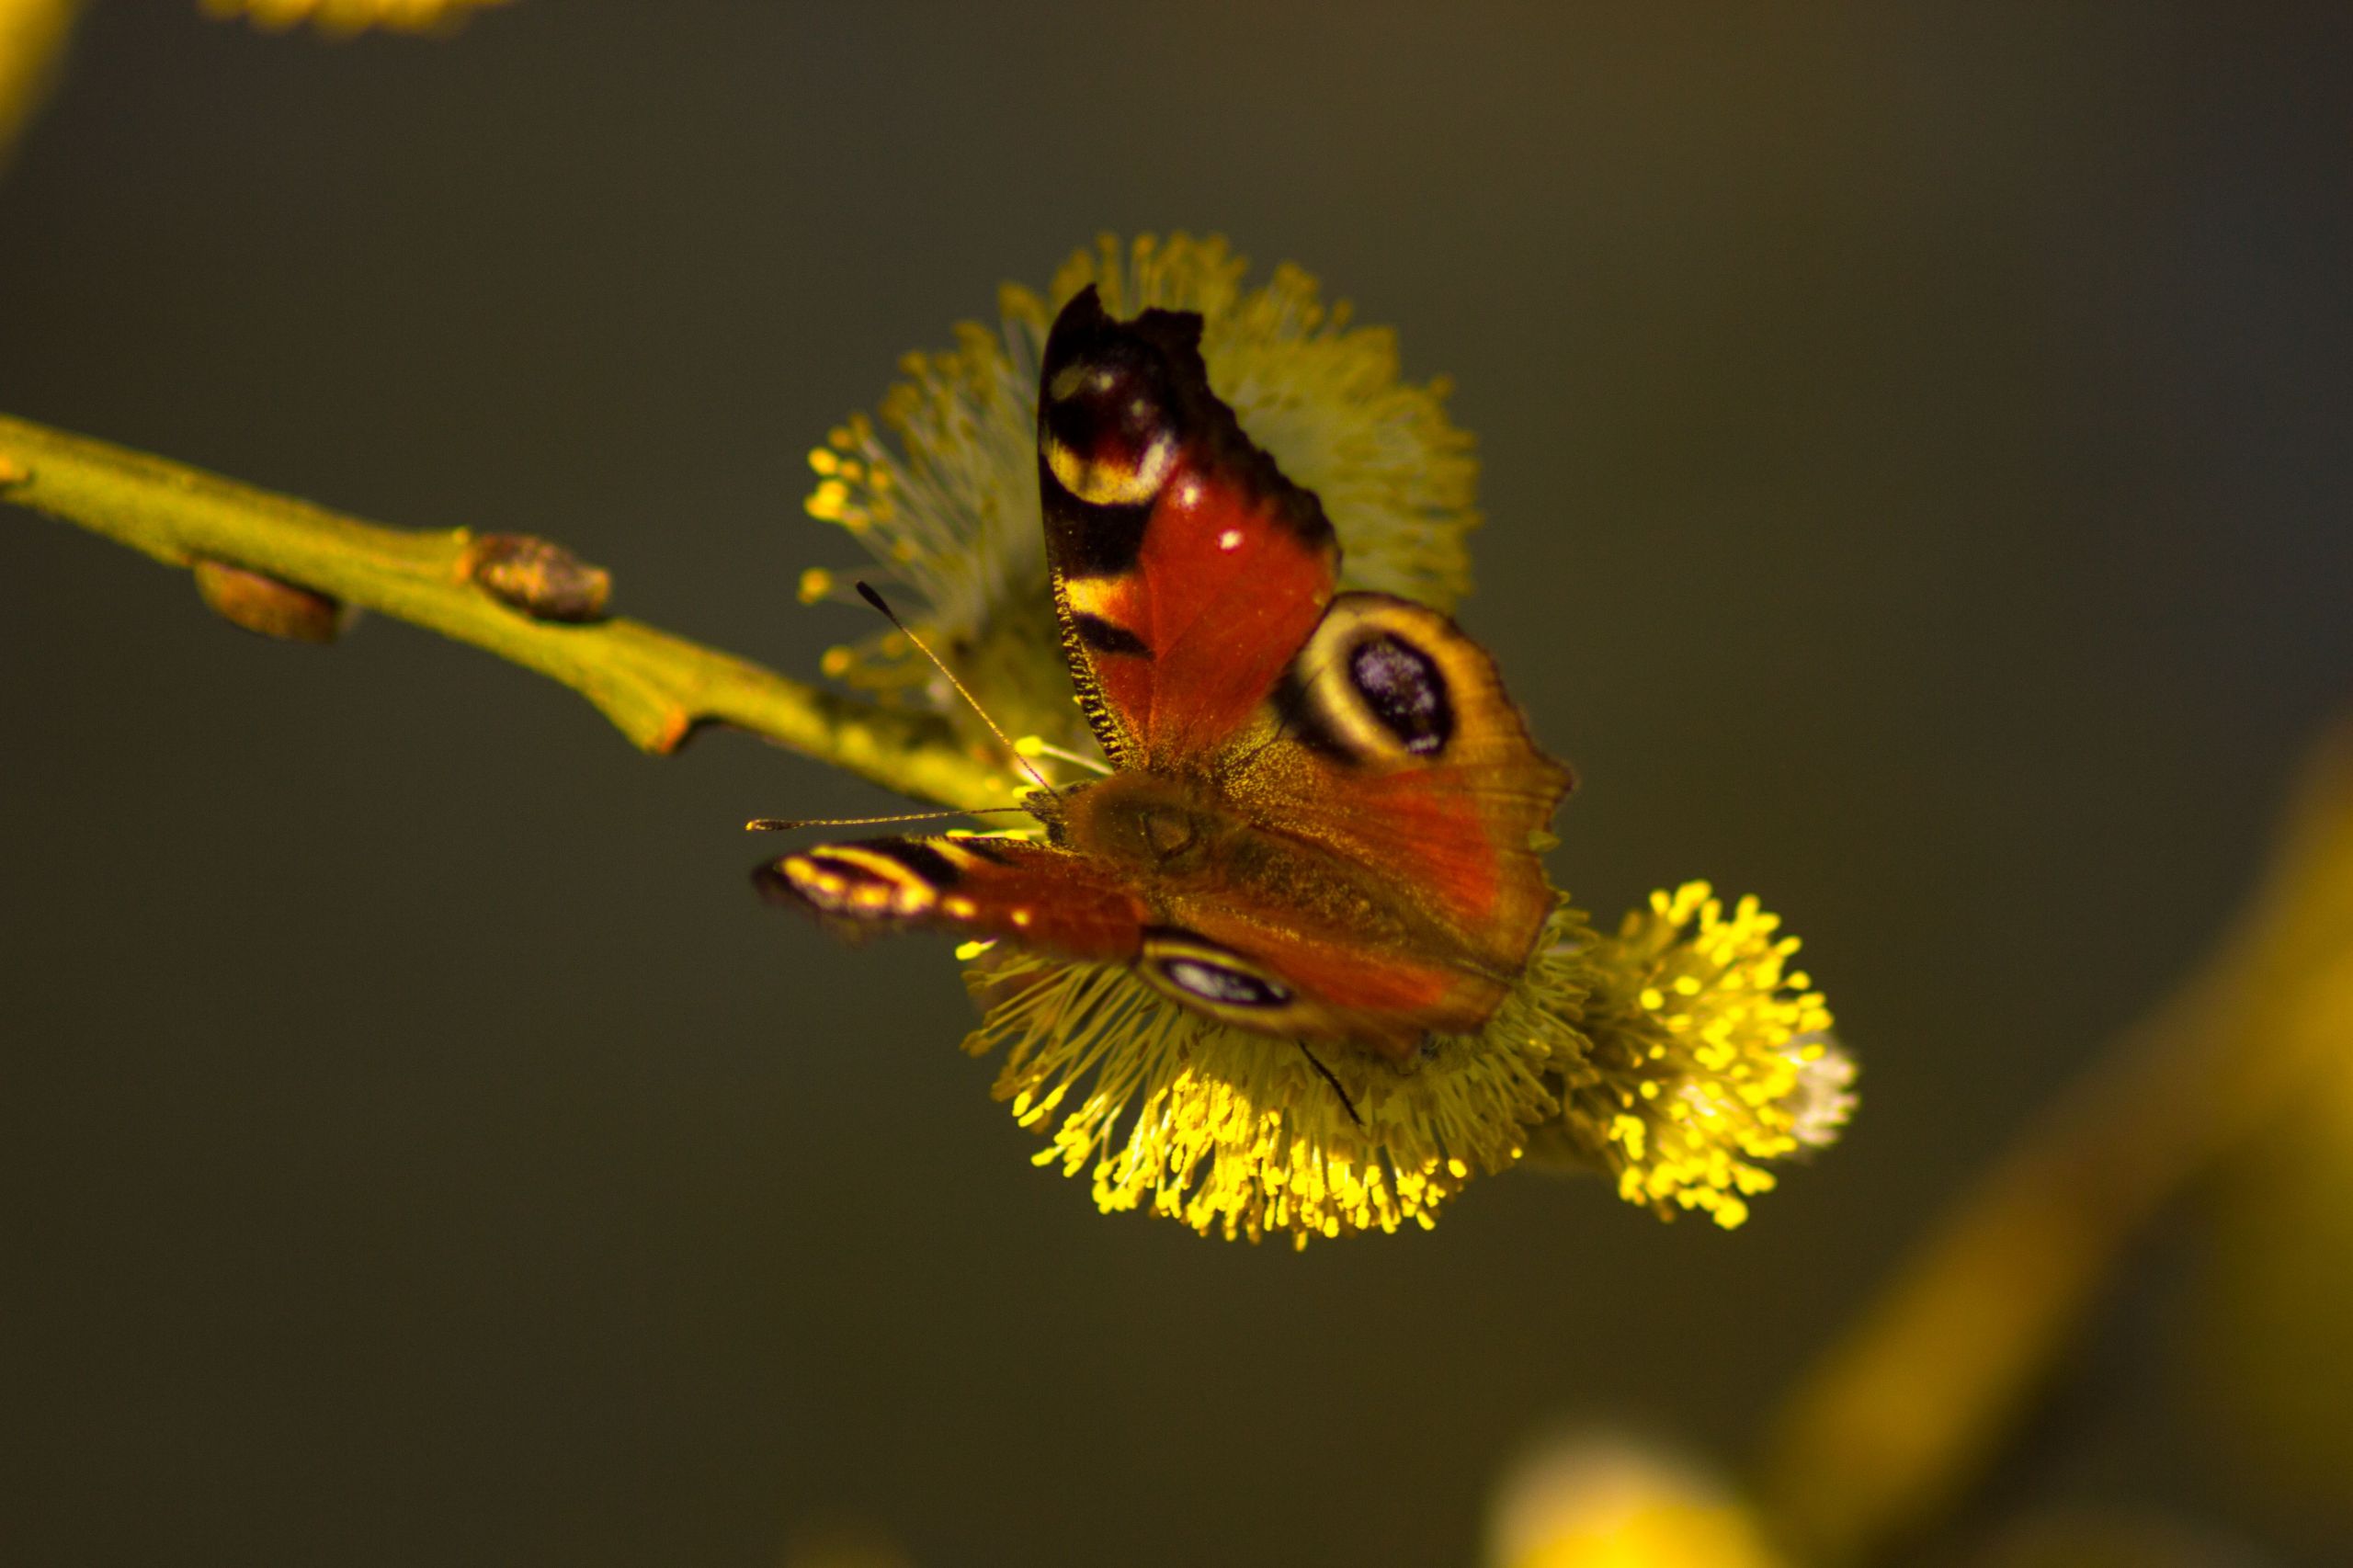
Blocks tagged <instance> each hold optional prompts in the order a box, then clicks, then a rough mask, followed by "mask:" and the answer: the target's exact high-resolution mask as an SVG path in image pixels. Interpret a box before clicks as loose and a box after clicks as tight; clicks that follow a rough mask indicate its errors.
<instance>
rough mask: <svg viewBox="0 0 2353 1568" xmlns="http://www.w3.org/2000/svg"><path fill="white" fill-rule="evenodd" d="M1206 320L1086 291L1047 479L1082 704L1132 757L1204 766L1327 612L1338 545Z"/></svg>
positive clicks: (1044, 489)
mask: <svg viewBox="0 0 2353 1568" xmlns="http://www.w3.org/2000/svg"><path fill="white" fill-rule="evenodd" d="M1199 340H1200V318H1199V316H1194V315H1188V314H1179V313H1176V312H1168V311H1146V312H1144V313H1143V314H1142V316H1141V317H1139V318H1137V319H1136V320H1135V321H1133V322H1118V321H1114V320H1112V319H1111V318H1110V317H1108V315H1106V314H1105V313H1104V312H1103V308H1102V305H1101V303H1100V301H1098V300H1097V297H1096V294H1095V290H1093V289H1091V288H1090V289H1088V290H1086V291H1085V292H1084V293H1082V294H1080V295H1079V296H1078V297H1077V298H1076V299H1074V300H1073V301H1071V302H1070V304H1069V305H1068V306H1066V307H1064V309H1063V312H1062V314H1061V316H1060V317H1059V318H1058V319H1057V320H1056V321H1055V323H1054V326H1053V330H1052V332H1051V334H1049V335H1048V336H1047V339H1046V351H1045V358H1044V365H1043V369H1042V370H1041V372H1040V390H1039V407H1038V487H1039V493H1040V497H1041V499H1042V501H1043V506H1044V511H1045V528H1046V557H1047V562H1048V565H1049V566H1050V568H1051V572H1052V574H1053V584H1054V601H1055V607H1056V609H1057V612H1058V613H1059V614H1060V616H1061V618H1062V630H1063V646H1064V648H1065V649H1066V650H1067V652H1068V653H1069V657H1070V663H1071V671H1072V676H1073V678H1074V680H1075V681H1076V683H1077V686H1078V689H1079V696H1080V701H1081V704H1082V706H1083V707H1084V708H1085V709H1086V712H1087V716H1088V719H1089V720H1090V722H1092V723H1093V724H1094V726H1095V731H1096V734H1097V738H1098V739H1099V740H1101V741H1102V743H1103V746H1104V750H1105V751H1106V752H1107V753H1108V755H1109V756H1110V757H1111V759H1112V760H1113V761H1114V762H1115V763H1118V764H1120V765H1121V766H1123V767H1151V768H1155V769H1159V770H1163V771H1181V770H1183V769H1186V768H1187V767H1196V766H1199V765H1200V764H1203V763H1205V762H1206V761H1207V760H1208V759H1209V758H1210V757H1211V756H1214V755H1215V753H1216V751H1217V749H1218V748H1219V747H1220V746H1221V745H1222V744H1224V743H1225V742H1226V741H1227V740H1229V739H1230V738H1231V737H1232V736H1233V734H1234V733H1235V732H1236V731H1237V730H1238V729H1239V728H1240V727H1241V726H1242V725H1243V724H1244V723H1245V722H1247V721H1248V720H1250V718H1251V717H1252V716H1253V715H1254V714H1255V713H1256V711H1257V710H1258V709H1259V707H1260V705H1261V704H1262V703H1263V702H1264V700H1265V699H1266V697H1267V693H1268V691H1269V690H1270V689H1271V688H1272V687H1273V685H1274V682H1275V680H1276V678H1277V676H1279V675H1280V674H1281V673H1282V670H1283V668H1284V666H1285V665H1288V664H1289V663H1290V659H1291V656H1292V655H1293V654H1294V653H1297V652H1298V651H1299V648H1300V645H1301V644H1302V642H1305V641H1306V639H1307V634H1308V632H1309V631H1312V630H1313V627H1314V625H1315V622H1316V620H1317V619H1319V618H1320V617H1321V616H1322V615H1323V613H1324V605H1325V604H1327V603H1328V602H1329V601H1330V599H1331V597H1332V591H1333V585H1334V583H1335V581H1336V578H1337V576H1338V572H1339V545H1338V542H1337V540H1336V539H1335V538H1334V535H1333V532H1332V525H1331V524H1330V523H1329V522H1328V521H1327V520H1325V518H1324V509H1323V507H1322V506H1320V505H1319V504H1318V503H1317V501H1316V499H1315V496H1314V494H1313V493H1312V492H1309V491H1306V490H1302V489H1301V488H1300V487H1299V486H1298V485H1296V484H1293V483H1290V481H1289V480H1287V479H1285V478H1284V477H1283V476H1282V473H1281V472H1279V470H1278V469H1277V468H1276V467H1275V465H1274V462H1273V460H1271V459H1269V458H1268V457H1267V455H1266V454H1265V453H1264V452H1262V451H1260V450H1259V449H1257V448H1256V447H1255V446H1253V445H1252V444H1251V443H1250V439H1249V437H1246V436H1245V435H1244V434H1243V433H1242V428H1241V426H1240V425H1239V424H1238V423H1237V422H1236V421H1235V419H1234V417H1233V410H1231V409H1229V408H1228V407H1226V405H1225V404H1224V403H1221V402H1220V401H1219V400H1218V399H1217V397H1216V396H1215V395H1214V394H1213V393H1211V391H1210V387H1209V376H1208V371H1207V369H1206V367H1205V366H1204V365H1203V364H1202V361H1201V355H1200V347H1199Z"/></svg>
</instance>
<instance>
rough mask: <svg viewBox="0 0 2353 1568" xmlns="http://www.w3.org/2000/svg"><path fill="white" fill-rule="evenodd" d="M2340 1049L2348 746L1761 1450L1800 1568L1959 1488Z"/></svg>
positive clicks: (2349, 842) (1938, 1504) (2351, 804)
mask: <svg viewBox="0 0 2353 1568" xmlns="http://www.w3.org/2000/svg"><path fill="white" fill-rule="evenodd" d="M2348 1046H2353V728H2347V729H2341V730H2340V731H2339V732H2338V733H2336V734H2334V735H2333V736H2332V737H2331V738H2330V740H2329V742H2328V744H2325V745H2324V746H2323V747H2322V748H2321V749H2320V752H2319V755H2318V756H2316V757H2315V759H2314V761H2313V764H2312V766H2311V767H2310V768H2309V770H2308V774H2307V778H2306V779H2305V783H2304V787H2303V789H2302V791H2301V793H2300V797H2299V800H2298V801H2297V803H2296V805H2295V806H2294V808H2293V809H2291V811H2290V812H2289V813H2288V817H2287V821H2286V824H2285V830H2284V832H2283V833H2282V835H2281V838H2280V842H2279V847H2278V850H2277V852H2276V854H2275V857H2274V860H2273V864H2272V869H2271V871H2270V874H2269V875H2268V878H2267V879H2266V881H2265V882H2264V884H2263V886H2262V887H2261V889H2260V890H2258V892H2256V895H2255V897H2254V898H2253V899H2252V900H2251V901H2250V903H2249V904H2248V906H2247V908H2246V909H2245V912H2244V913H2243V914H2242V915H2240V917H2239V919H2238V921H2237V923H2236V925H2235V926H2234V930H2233V934H2232V935H2231V936H2230V937H2228V938H2227V939H2226V940H2225V941H2224V942H2223V943H2222V945H2221V947H2220V948H2219V949H2218V950H2217V951H2216V953H2215V955H2214V956H2213V957H2212V958H2211V959H2210V960H2208V961H2207V963H2206V964H2205V965H2204V966H2203V967H2202V968H2201V969H2200V971H2198V972H2197V973H2196V974H2195V975H2194V976H2193V977H2192V978H2191V979H2190V980H2189V981H2188V983H2185V984H2184V985H2183V986H2182V987H2181V989H2180V990H2179V991H2177V993H2176V994H2174V995H2173V996H2172V997H2171V998H2170V999H2169V1000H2167V1001H2165V1003H2164V1004H2162V1005H2161V1006H2158V1007H2157V1008H2156V1010H2155V1011H2154V1013H2152V1014H2151V1015H2150V1016H2149V1017H2147V1018H2146V1019H2145V1020H2143V1022H2142V1023H2141V1024H2140V1025H2139V1026H2138V1027H2136V1028H2133V1029H2132V1030H2131V1031H2129V1032H2128V1033H2127V1034H2126V1035H2125V1036H2124V1037H2123V1038H2122V1039H2121V1040H2120V1041H2119V1042H2118V1044H2117V1046H2116V1047H2115V1048H2114V1050H2113V1051H2112V1053H2111V1054H2110V1055H2109V1057H2108V1058H2107V1059H2106V1060H2104V1061H2103V1062H2101V1063H2099V1064H2098V1065H2097V1066H2096V1067H2095V1068H2093V1070H2092V1071H2091V1072H2090V1073H2089V1074H2086V1077H2085V1078H2084V1079H2083V1080H2082V1081H2080V1082H2079V1083H2077V1084H2075V1085H2074V1086H2073V1087H2072V1088H2071V1089H2070V1090H2069V1091H2068V1092H2067V1093H2066V1094H2065V1095H2064V1096H2062V1098H2061V1099H2060V1100H2059V1101H2058V1103H2056V1104H2055V1105H2053V1106H2052V1107H2051V1108H2049V1110H2048V1111H2046V1113H2045V1114H2044V1115H2043V1116H2041V1117H2040V1119H2037V1120H2036V1121H2035V1122H2034V1123H2032V1124H2031V1125H2029V1127H2028V1129H2027V1130H2026V1131H2024V1132H2023V1133H2022V1134H2021V1135H2020V1137H2019V1139H2018V1142H2017V1143H2016V1144H2015V1145H2014V1146H2013V1147H2012V1148H2011V1150H2010V1151H2009V1152H2008V1153H2006V1155H2005V1156H2004V1157H2003V1158H2002V1159H2001V1160H2000V1161H1999V1162H1997V1163H1996V1164H1995V1166H1994V1167H1993V1169H1992V1170H1990V1171H1989V1172H1987V1173H1986V1174H1985V1176H1984V1177H1982V1178H1981V1179H1980V1180H1979V1181H1978V1183H1977V1184H1976V1185H1975V1186H1974V1187H1972V1189H1971V1190H1970V1191H1968V1192H1966V1193H1964V1194H1963V1195H1962V1197H1961V1200H1960V1202H1959V1204H1958V1205H1957V1206H1956V1207H1955V1209H1954V1210H1952V1211H1951V1212H1950V1213H1949V1214H1948V1215H1947V1216H1946V1218H1945V1220H1944V1222H1943V1223H1942V1225H1941V1226H1939V1227H1938V1228H1937V1229H1936V1230H1934V1231H1932V1232H1931V1233H1929V1235H1928V1236H1927V1239H1926V1240H1925V1242H1923V1243H1922V1244H1920V1245H1919V1246H1918V1247H1917V1249H1916V1250H1915V1252H1914V1254H1913V1256H1912V1257H1911V1259H1910V1261H1909V1262H1908V1263H1907V1264H1906V1265H1905V1267H1904V1268H1903V1269H1902V1270H1901V1271H1900V1272H1899V1273H1898V1274H1897V1276H1896V1278H1895V1279H1894V1281H1893V1284H1892V1285H1891V1286H1889V1287H1888V1288H1887V1289H1886V1290H1884V1292H1883V1293H1882V1294H1881V1298H1880V1300H1879V1301H1877V1302H1876V1303H1875V1305H1874V1306H1873V1307H1872V1308H1871V1309H1870V1311H1869V1312H1867V1313H1866V1315H1865V1316H1864V1318H1863V1320H1862V1321H1861V1323H1860V1324H1859V1325H1858V1326H1857V1327H1856V1328H1855V1329H1854V1330H1853V1331H1852V1332H1851V1333H1850V1334H1849V1335H1847V1338H1846V1339H1845V1340H1843V1341H1842V1342H1841V1343H1839V1344H1838V1345H1836V1346H1834V1347H1833V1348H1832V1349H1831V1351H1830V1352H1829V1353H1828V1354H1827V1355H1826V1356H1824V1358H1823V1359H1822V1361H1821V1362H1820V1363H1819V1364H1818V1365H1817V1366H1816V1367H1815V1368H1814V1369H1813V1372H1812V1374H1811V1375H1810V1376H1809V1377H1808V1378H1807V1379H1806V1380H1805V1381H1803V1382H1802V1383H1801V1384H1800V1385H1799V1387H1798V1389H1797V1392H1796V1393H1795V1395H1794V1397H1793V1398H1792V1399H1791V1400H1790V1403H1789V1404H1788V1406H1787V1407H1786V1408H1785V1409H1784V1410H1783V1412H1782V1413H1781V1415H1780V1419H1779V1422H1778V1424H1777V1426H1775V1428H1774V1429H1773V1430H1772V1431H1771V1432H1770V1433H1769V1434H1768V1444H1767V1449H1766V1453H1765V1456H1764V1459H1765V1473H1764V1486H1765V1496H1766V1500H1767V1502H1768V1506H1769V1512H1770V1513H1771V1514H1772V1515H1773V1516H1774V1517H1775V1520H1776V1523H1777V1525H1778V1527H1779V1530H1780V1533H1781V1536H1782V1539H1783V1540H1784V1542H1785V1543H1786V1544H1787V1545H1789V1546H1790V1548H1791V1549H1792V1550H1794V1551H1797V1552H1798V1553H1799V1554H1800V1555H1801V1556H1802V1557H1803V1558H1805V1559H1806V1560H1809V1561H1812V1562H1820V1563H1826V1564H1836V1563H1847V1562H1858V1561H1862V1560H1866V1559H1870V1558H1873V1557H1877V1556H1880V1555H1882V1554H1883V1553H1884V1552H1885V1551H1888V1550H1889V1549H1891V1548H1892V1547H1894V1546H1896V1545H1900V1543H1901V1542H1902V1541H1903V1540H1904V1538H1905V1537H1906V1536H1907V1535H1908V1534H1909V1533H1910V1532H1912V1531H1913V1530H1914V1529H1915V1528H1919V1527H1920V1526H1922V1525H1924V1524H1926V1523H1927V1522H1928V1521H1930V1520H1931V1519H1933V1518H1934V1517H1937V1516H1938V1514H1939V1513H1941V1512H1942V1511H1943V1510H1944V1509H1945V1508H1947V1507H1948V1506H1949V1505H1950V1504H1952V1503H1953V1502H1954V1501H1956V1500H1957V1499H1958V1498H1959V1497H1960V1495H1961V1494H1962V1493H1963V1492H1964V1491H1965V1490H1966V1489H1967V1488H1968V1487H1969V1486H1970V1485H1971V1484H1972V1483H1974V1482H1975V1481H1976V1479H1977V1478H1978V1476H1979V1475H1980V1474H1981V1473H1982V1472H1983V1471H1984V1469H1985V1467H1986V1465H1987V1464H1988V1462H1989V1461H1990V1460H1991V1459H1992V1458H1993V1457H1994V1455H1995V1451H1996V1449H1998V1446H1999V1444H2000V1442H2001V1440H2002V1438H2003V1437H2005V1435H2006V1433H2007V1432H2008V1431H2009V1430H2010V1428H2011V1427H2012V1426H2014V1424H2015V1423H2016V1422H2017V1421H2018V1418H2019V1416H2020V1415H2023V1414H2024V1413H2025V1411H2026V1410H2027V1409H2028V1407H2029V1404H2030V1402H2031V1401H2032V1400H2033V1399H2034V1397H2035V1396H2036V1394H2037V1393H2038V1392H2040V1390H2041V1388H2042V1387H2043V1385H2044V1384H2045V1382H2046V1381H2047V1380H2048V1378H2049V1377H2050V1375H2051V1374H2052V1370H2053V1369H2054V1367H2055V1365H2056V1364H2057V1362H2058V1361H2059V1359H2060V1358H2061V1356H2062V1355H2063V1352H2064V1351H2065V1350H2066V1348H2067V1346H2069V1345H2070V1344H2071V1343H2072V1342H2073V1341H2074V1339H2075V1335H2077V1334H2078V1333H2079V1332H2080V1331H2081V1330H2082V1329H2083V1328H2084V1327H2085V1325H2086V1320H2087V1318H2088V1316H2089V1314H2090V1312H2092V1310H2093V1309H2094V1308H2095V1306H2096V1305H2097V1301H2098V1298H2099V1292H2100V1290H2101V1287H2102V1285H2103V1283H2104V1282H2105V1281H2106V1280H2107V1279H2108V1278H2109V1276H2110V1274H2111V1273H2112V1271H2113V1270H2114V1268H2115V1266H2116V1264H2117V1263H2118V1261H2119V1260H2120V1257H2121V1256H2123V1254H2124V1253H2125V1252H2126V1250H2127V1249H2128V1248H2129V1247H2130V1246H2131V1244H2133V1243H2134V1242H2135V1241H2136V1240H2138V1238H2139V1236H2140V1234H2141V1233H2142V1231H2143V1228H2144V1226H2145V1224H2146V1222H2147V1221H2149V1219H2150V1218H2151V1217H2152V1216H2153V1215H2154V1214H2155V1213H2156V1212H2157V1211H2158V1210H2160V1209H2161V1208H2162V1207H2163V1206H2164V1205H2165V1204H2166V1203H2167V1202H2168V1201H2170V1200H2171V1199H2175V1198H2177V1197H2178V1196H2179V1195H2180V1194H2181V1193H2182V1192H2183V1190H2184V1189H2185V1188H2186V1187H2188V1184H2189V1183H2190V1182H2191V1181H2192V1180H2193V1179H2194V1178H2196V1177H2197V1176H2200V1175H2201V1174H2203V1173H2204V1172H2205V1171H2207V1170H2208V1169H2209V1168H2211V1166H2212V1165H2213V1164H2214V1163H2215V1162H2216V1160H2217V1159H2219V1158H2220V1157H2221V1156H2222V1155H2224V1154H2226V1153H2229V1152H2231V1151H2232V1150H2233V1149H2234V1147H2235V1146H2236V1145H2237V1144H2238V1143H2239V1142H2240V1141H2241V1140H2242V1139H2243V1138H2245V1136H2246V1135H2247V1134H2248V1133H2249V1132H2250V1131H2254V1130H2256V1129H2257V1128H2259V1127H2261V1126H2262V1125H2263V1124H2264V1123H2265V1121H2266V1119H2267V1118H2268V1116H2269V1115H2270V1114H2271V1113H2272V1112H2273V1111H2275V1110H2276V1109H2278V1108H2279V1107H2280V1106H2281V1104H2282V1103H2283V1100H2284V1099H2285V1097H2286V1096H2289V1095H2290V1094H2291V1093H2293V1091H2294V1090H2295V1087H2296V1086H2297V1085H2299V1084H2301V1083H2304V1082H2308V1081H2309V1080H2310V1078H2311V1076H2312V1074H2313V1072H2314V1071H2316V1070H2318V1069H2319V1068H2320V1067H2322V1066H2323V1065H2324V1064H2325V1062H2327V1061H2328V1060H2330V1059H2331V1057H2332V1055H2334V1056H2336V1057H2341V1056H2342V1054H2343V1053H2344V1052H2345V1051H2347V1048H2348Z"/></svg>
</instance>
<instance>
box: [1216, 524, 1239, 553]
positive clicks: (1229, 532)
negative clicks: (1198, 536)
mask: <svg viewBox="0 0 2353 1568" xmlns="http://www.w3.org/2000/svg"><path fill="white" fill-rule="evenodd" d="M1217 547H1218V548H1219V549H1220V550H1240V549H1241V548H1242V530H1241V529H1240V528H1228V529H1226V530H1225V531H1224V532H1223V533H1222V534H1220V535H1218V536H1217Z"/></svg>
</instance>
